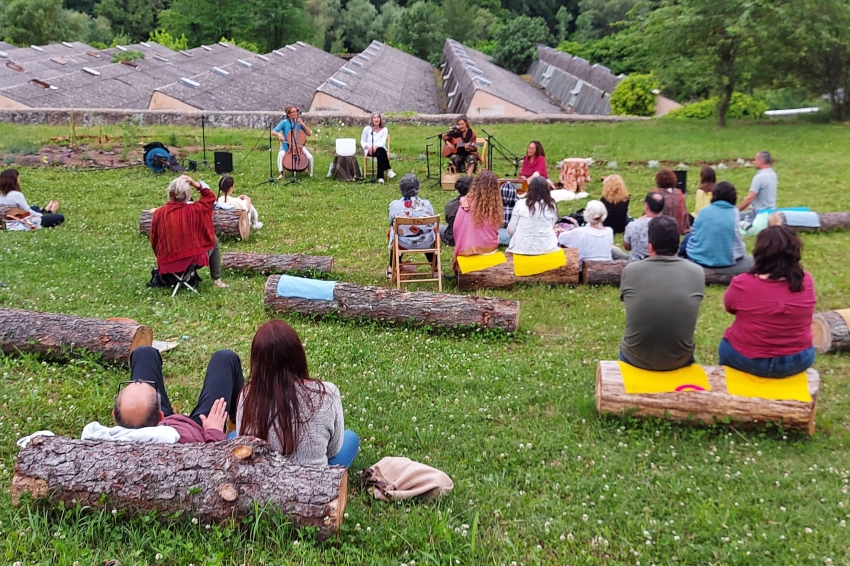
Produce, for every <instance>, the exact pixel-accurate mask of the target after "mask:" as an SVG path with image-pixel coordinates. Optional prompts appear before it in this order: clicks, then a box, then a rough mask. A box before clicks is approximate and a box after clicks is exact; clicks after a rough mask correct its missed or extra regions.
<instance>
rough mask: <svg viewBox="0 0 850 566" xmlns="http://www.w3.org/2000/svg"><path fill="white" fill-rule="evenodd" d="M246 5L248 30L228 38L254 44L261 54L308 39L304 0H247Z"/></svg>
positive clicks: (308, 32) (308, 29)
mask: <svg viewBox="0 0 850 566" xmlns="http://www.w3.org/2000/svg"><path fill="white" fill-rule="evenodd" d="M245 4H247V9H248V13H249V16H248V17H249V19H248V21H247V22H245V23H247V30H246V31H244V32H241V33H238V34H235V35H233V36H227V37H233V39H236V40H239V41H249V42H251V43H254V44H256V45H257V46H258V47H259V49H260V51H261V52H264V53H267V52H269V51H271V50H273V49H278V48H280V47H283V46H284V45H287V44H289V43H294V42H296V41H301V40H305V39H309V38H310V26H309V24H308V23H307V18H306V16H305V14H304V3H303V0H246V1H245Z"/></svg>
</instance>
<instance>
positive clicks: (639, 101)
mask: <svg viewBox="0 0 850 566" xmlns="http://www.w3.org/2000/svg"><path fill="white" fill-rule="evenodd" d="M659 86H660V85H659V83H658V79H656V78H655V77H654V76H652V75H651V74H649V75H630V76H628V77H626V78H625V79H623V80H622V81H620V83H619V84H618V85H617V88H615V89H614V92H612V93H611V113H612V114H615V115H619V116H652V115H654V114H655V96H656V95H655V91H657V90H658V87H659Z"/></svg>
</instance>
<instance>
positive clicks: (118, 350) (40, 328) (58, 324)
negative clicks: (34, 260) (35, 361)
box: [0, 309, 153, 362]
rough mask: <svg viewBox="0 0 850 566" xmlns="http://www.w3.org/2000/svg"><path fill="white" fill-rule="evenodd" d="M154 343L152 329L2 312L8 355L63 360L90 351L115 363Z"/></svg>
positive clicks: (2, 342)
mask: <svg viewBox="0 0 850 566" xmlns="http://www.w3.org/2000/svg"><path fill="white" fill-rule="evenodd" d="M152 343H153V332H151V329H150V328H149V327H147V326H143V325H140V324H135V323H132V322H129V323H128V322H116V321H109V320H101V319H97V318H80V317H77V316H68V315H64V314H54V313H49V312H34V311H25V310H18V309H0V351H2V352H4V353H5V354H17V353H19V352H31V353H36V354H41V355H44V356H47V357H52V358H58V359H62V358H66V357H67V356H68V355H69V354H70V353H71V352H72V351H74V350H88V351H89V352H92V353H93V354H101V355H102V356H103V357H104V359H106V360H109V361H111V362H126V361H129V359H130V354H131V353H132V352H133V350H135V349H136V348H138V347H139V346H150V345H151V344H152Z"/></svg>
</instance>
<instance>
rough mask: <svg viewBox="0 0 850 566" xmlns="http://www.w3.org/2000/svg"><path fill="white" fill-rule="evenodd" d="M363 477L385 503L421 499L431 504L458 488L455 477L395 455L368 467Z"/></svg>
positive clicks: (374, 493)
mask: <svg viewBox="0 0 850 566" xmlns="http://www.w3.org/2000/svg"><path fill="white" fill-rule="evenodd" d="M361 478H362V479H363V481H364V482H365V484H366V488H367V489H368V490H369V492H370V493H371V494H372V496H373V497H374V498H375V499H380V500H381V501H395V500H398V499H410V498H412V497H419V496H421V497H422V499H424V500H426V501H430V500H432V499H434V498H436V497H439V496H441V495H444V494H446V493H448V492H450V491H451V490H452V489H453V488H454V485H455V484H454V482H452V478H450V477H449V476H448V475H447V474H446V473H445V472H443V471H441V470H438V469H437V468H432V467H431V466H426V465H425V464H420V463H419V462H414V461H413V460H411V459H410V458H399V457H394V456H387V457H386V458H382V459H381V460H380V461H379V462H378V463H377V464H375V465H374V466H372V467H371V468H366V469H365V470H363V472H362V475H361Z"/></svg>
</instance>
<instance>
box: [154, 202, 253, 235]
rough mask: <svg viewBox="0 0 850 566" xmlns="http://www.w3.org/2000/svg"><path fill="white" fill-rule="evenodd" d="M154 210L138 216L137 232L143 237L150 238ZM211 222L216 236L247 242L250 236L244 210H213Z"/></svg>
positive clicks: (246, 215)
mask: <svg viewBox="0 0 850 566" xmlns="http://www.w3.org/2000/svg"><path fill="white" fill-rule="evenodd" d="M154 210H156V209H155V208H152V209H150V210H143V211H142V214H141V215H140V216H139V232H140V233H142V234H144V235H145V236H150V233H151V220H152V219H153V211H154ZM212 220H213V228H214V229H215V233H216V235H218V236H230V237H231V238H239V239H241V240H247V239H248V236H250V235H251V222H250V221H249V220H248V213H247V212H245V211H244V210H239V209H233V210H221V209H218V208H216V209H214V210H213V215H212Z"/></svg>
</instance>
